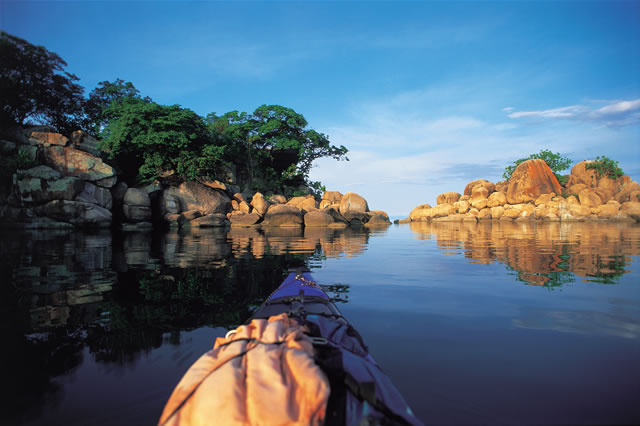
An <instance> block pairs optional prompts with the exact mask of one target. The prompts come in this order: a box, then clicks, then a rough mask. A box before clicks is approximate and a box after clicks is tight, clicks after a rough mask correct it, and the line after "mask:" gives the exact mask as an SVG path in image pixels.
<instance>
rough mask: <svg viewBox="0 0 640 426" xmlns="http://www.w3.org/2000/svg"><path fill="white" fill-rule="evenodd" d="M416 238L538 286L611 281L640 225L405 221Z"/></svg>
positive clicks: (639, 235) (633, 250) (631, 250)
mask: <svg viewBox="0 0 640 426" xmlns="http://www.w3.org/2000/svg"><path fill="white" fill-rule="evenodd" d="M409 226H410V227H411V230H412V232H413V233H414V234H415V235H416V237H417V238H419V239H435V240H436V242H437V244H438V246H439V247H441V248H442V250H443V252H444V253H446V254H455V253H459V254H463V255H464V256H465V257H466V258H467V259H469V261H470V262H473V263H494V262H499V263H503V264H505V265H507V267H508V268H510V269H512V270H513V271H514V272H515V274H516V276H517V278H518V280H520V281H522V282H524V283H526V284H530V285H541V286H548V287H554V286H560V285H563V284H567V283H570V282H573V281H575V276H578V277H582V278H583V280H584V281H591V282H597V283H602V284H615V283H616V282H617V280H618V278H619V277H620V276H622V275H623V274H625V273H627V272H629V271H627V270H625V268H626V266H627V265H628V264H630V262H631V258H630V257H631V256H638V255H640V246H639V245H638V241H639V240H640V226H638V225H636V224H628V223H544V224H531V223H504V222H499V223H493V222H485V223H483V222H480V223H477V224H475V223H465V222H462V223H453V222H451V223H449V222H439V223H430V222H413V223H411V224H409Z"/></svg>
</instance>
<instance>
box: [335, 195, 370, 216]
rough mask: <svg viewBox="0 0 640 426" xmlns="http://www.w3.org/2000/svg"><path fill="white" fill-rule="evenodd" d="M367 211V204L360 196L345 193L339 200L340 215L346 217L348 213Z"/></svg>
mask: <svg viewBox="0 0 640 426" xmlns="http://www.w3.org/2000/svg"><path fill="white" fill-rule="evenodd" d="M368 211H369V204H368V203H367V200H365V199H364V198H363V197H362V196H360V195H358V194H356V193H354V192H347V193H346V194H344V196H343V197H342V199H341V200H340V213H342V215H343V216H344V215H346V213H348V212H359V213H365V212H368Z"/></svg>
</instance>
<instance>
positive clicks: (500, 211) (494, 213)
mask: <svg viewBox="0 0 640 426" xmlns="http://www.w3.org/2000/svg"><path fill="white" fill-rule="evenodd" d="M490 211H491V217H492V218H493V219H499V218H501V217H502V216H503V215H504V207H502V206H496V207H491V209H490Z"/></svg>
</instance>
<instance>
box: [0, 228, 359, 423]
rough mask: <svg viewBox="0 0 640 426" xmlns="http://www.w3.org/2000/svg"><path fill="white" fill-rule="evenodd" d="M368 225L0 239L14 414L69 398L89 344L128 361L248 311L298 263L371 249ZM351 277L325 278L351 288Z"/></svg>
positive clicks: (35, 412) (22, 417) (338, 295)
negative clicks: (65, 392) (64, 384)
mask: <svg viewBox="0 0 640 426" xmlns="http://www.w3.org/2000/svg"><path fill="white" fill-rule="evenodd" d="M367 242H368V231H365V230H360V231H355V230H333V229H319V230H318V229H308V230H306V231H305V230H303V229H301V228H300V229H277V228H276V229H272V230H267V231H262V230H258V229H255V228H238V229H236V228H233V229H231V230H229V229H208V230H198V229H194V230H180V231H174V232H168V233H153V232H127V233H119V234H118V233H116V234H113V235H112V234H111V233H108V232H106V233H105V232H96V233H88V234H82V233H78V232H66V231H65V232H60V231H32V232H7V233H5V234H4V235H3V238H1V239H0V273H1V274H2V276H4V277H11V280H10V282H9V283H8V284H7V285H3V286H2V290H1V291H2V293H1V294H0V297H1V298H2V304H3V309H2V318H1V319H2V324H3V326H2V327H3V328H2V339H3V342H4V344H5V345H6V347H10V348H12V349H11V350H10V351H8V352H7V353H5V355H6V356H7V357H8V359H7V360H6V361H5V362H4V363H3V365H4V366H5V368H6V367H7V366H10V369H11V374H10V375H9V374H7V375H5V377H14V378H16V379H17V378H19V380H17V381H16V383H13V384H12V386H11V388H12V397H11V398H12V400H11V404H9V407H10V408H9V410H10V418H11V419H12V421H15V422H23V421H28V420H29V419H34V418H38V417H40V416H41V412H42V410H46V407H47V406H51V405H56V404H57V401H59V400H60V398H62V396H61V390H62V388H61V385H59V384H58V382H57V381H56V380H54V378H56V377H59V376H63V375H69V374H71V373H72V372H73V371H74V369H76V368H77V367H78V366H79V365H80V364H82V362H83V360H82V357H83V351H84V350H85V348H88V350H89V352H88V353H90V354H91V355H92V356H93V357H95V360H96V361H98V362H101V363H115V364H116V365H126V364H130V363H134V362H136V360H138V359H139V358H140V356H141V355H142V354H144V353H149V352H150V351H151V350H152V349H154V348H158V347H160V346H162V345H163V344H170V345H179V344H180V343H181V342H180V339H181V332H184V331H188V330H194V329H197V328H200V327H204V326H209V327H225V328H231V327H235V326H237V325H239V324H241V323H242V322H244V321H245V320H246V319H247V318H248V317H249V316H250V315H251V312H252V311H253V310H254V309H255V308H256V307H257V306H259V305H260V303H262V302H263V301H264V300H265V298H266V297H268V295H269V294H270V293H271V291H273V289H274V288H275V287H276V286H277V285H278V284H279V283H280V282H281V281H282V280H283V278H284V277H285V276H286V274H287V273H288V269H289V268H291V267H297V266H303V265H307V266H309V267H312V268H313V267H314V265H317V264H319V263H320V262H322V260H323V259H326V258H328V257H339V256H343V255H348V256H353V255H357V254H358V253H361V252H362V251H364V250H365V249H366V245H367ZM348 287H349V286H348V285H346V284H332V285H329V286H328V287H327V291H328V292H329V294H330V295H331V296H332V297H333V298H334V299H335V300H336V301H341V302H346V301H347V300H348V291H349V289H348Z"/></svg>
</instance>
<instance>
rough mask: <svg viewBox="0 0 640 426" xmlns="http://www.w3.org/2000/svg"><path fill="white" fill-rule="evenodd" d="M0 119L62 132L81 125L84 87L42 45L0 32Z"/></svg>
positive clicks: (59, 58)
mask: <svg viewBox="0 0 640 426" xmlns="http://www.w3.org/2000/svg"><path fill="white" fill-rule="evenodd" d="M0 58H2V60H1V61H0V105H1V110H0V121H2V122H3V123H4V124H10V123H14V124H17V125H21V126H22V125H24V124H26V123H27V122H32V123H38V124H47V125H51V126H53V127H55V128H56V129H58V130H59V131H61V132H63V133H68V132H70V131H72V130H75V129H77V128H78V127H79V126H80V124H81V118H82V105H83V102H84V99H83V93H84V88H83V87H82V86H80V85H78V84H77V83H76V81H78V77H76V76H75V75H74V74H71V73H68V72H66V71H64V68H65V67H66V66H67V63H66V62H65V61H64V60H63V59H62V58H61V57H60V56H58V55H57V54H56V53H53V52H49V51H48V50H47V49H45V48H44V47H42V46H34V45H33V44H31V43H29V42H28V41H26V40H23V39H21V38H19V37H16V36H13V35H11V34H8V33H6V32H4V31H0Z"/></svg>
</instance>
